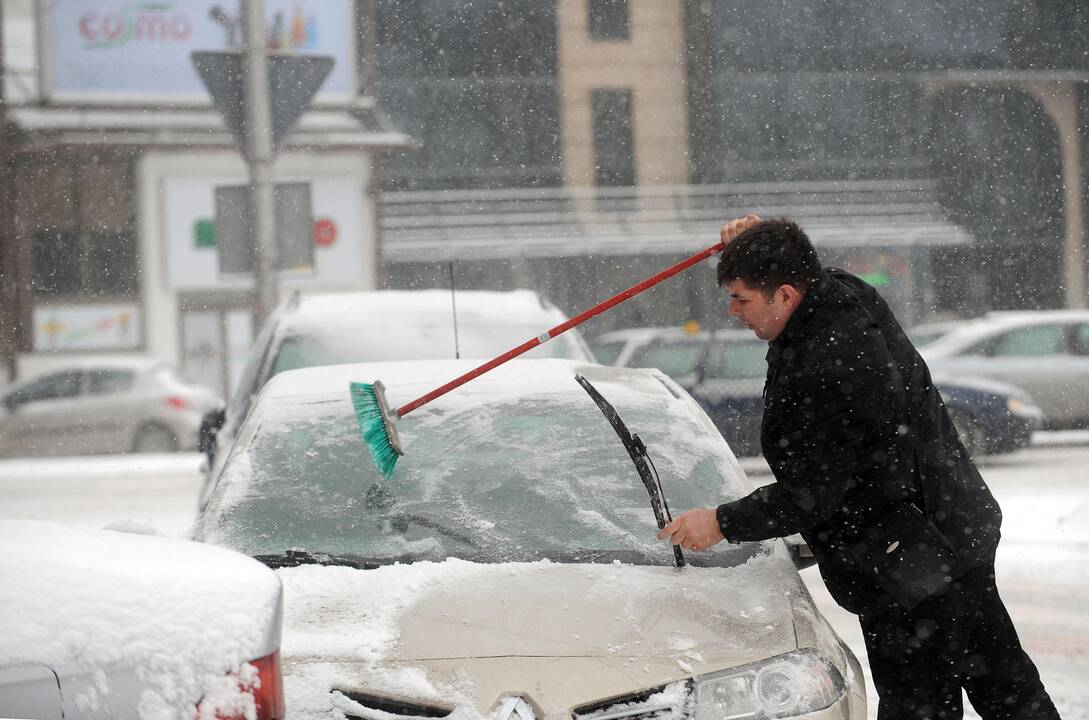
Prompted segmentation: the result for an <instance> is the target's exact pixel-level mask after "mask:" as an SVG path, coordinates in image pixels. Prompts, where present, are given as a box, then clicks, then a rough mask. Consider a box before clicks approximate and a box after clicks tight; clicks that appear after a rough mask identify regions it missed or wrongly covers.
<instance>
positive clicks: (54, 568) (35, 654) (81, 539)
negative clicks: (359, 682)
mask: <svg viewBox="0 0 1089 720" xmlns="http://www.w3.org/2000/svg"><path fill="white" fill-rule="evenodd" d="M0 577H2V578H3V582H0V638H3V642H0V717H4V718H36V719H37V720H61V718H63V719H64V720H91V719H99V718H111V719H113V720H136V719H137V718H187V719H188V718H192V719H193V720H196V719H197V718H201V719H205V718H206V719H208V720H210V719H211V718H220V720H228V719H230V720H242V719H243V718H248V719H249V720H255V719H256V720H278V719H279V718H283V717H284V703H283V684H282V679H281V677H282V676H281V671H280V656H279V650H280V624H281V619H282V618H281V613H282V610H281V607H282V602H281V595H282V589H281V586H280V582H279V580H278V579H277V578H276V575H275V573H273V572H272V571H271V570H269V569H268V568H267V567H264V566H262V565H261V564H260V563H258V562H255V561H254V560H252V559H251V558H248V557H245V556H244V555H241V554H239V553H235V552H231V551H229V550H225V549H223V548H217V547H210V546H207V545H200V544H198V543H194V542H190V541H187V540H179V539H174V538H163V537H150V536H145V535H132V534H127V533H121V532H113V531H109V530H95V529H89V528H80V527H75V526H71V525H62V524H57V523H47V522H39V521H32V520H0Z"/></svg>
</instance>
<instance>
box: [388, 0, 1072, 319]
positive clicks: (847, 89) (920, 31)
mask: <svg viewBox="0 0 1089 720" xmlns="http://www.w3.org/2000/svg"><path fill="white" fill-rule="evenodd" d="M378 4H379V7H380V8H382V10H381V11H380V12H379V19H378V28H379V29H378V62H379V66H380V68H381V72H380V76H381V80H380V88H381V90H380V96H381V97H382V99H383V101H384V103H385V105H386V107H388V108H389V111H390V113H391V117H392V118H393V119H394V121H395V122H396V123H398V124H401V125H405V126H406V127H412V132H413V135H414V136H415V137H418V138H421V139H422V140H421V142H422V147H420V148H419V149H412V150H407V151H405V152H404V153H401V154H399V155H398V156H396V157H394V158H392V159H391V161H390V163H389V164H388V165H387V167H386V170H385V173H384V187H385V188H386V189H387V190H389V191H391V194H389V195H386V196H385V197H386V200H387V202H389V203H391V205H390V208H391V212H390V213H388V216H389V217H392V219H391V220H390V227H389V235H390V236H391V237H390V242H389V244H388V246H387V248H386V250H387V252H385V254H384V257H385V258H386V259H387V268H388V272H389V274H390V277H391V278H394V279H397V280H398V281H399V282H420V283H425V284H426V283H427V282H433V283H438V282H442V279H443V278H444V277H446V272H445V270H444V268H442V267H440V264H441V263H438V262H436V263H434V266H435V267H434V269H433V271H431V272H429V273H428V272H424V271H423V270H422V269H421V268H420V267H419V265H418V263H417V264H416V266H415V267H414V268H413V269H412V270H411V272H409V271H407V270H406V269H405V268H403V267H399V266H398V263H399V261H398V260H397V258H398V257H402V256H404V257H407V256H408V255H410V254H411V253H410V252H408V251H406V252H405V253H404V254H403V255H402V254H400V251H399V250H398V249H397V243H396V237H395V236H396V234H397V233H398V232H399V228H400V227H402V226H403V225H405V224H407V222H408V221H406V220H404V219H403V218H402V217H401V216H400V212H401V210H402V209H403V208H404V207H406V206H408V205H413V204H416V205H417V207H426V206H428V205H429V203H430V202H431V199H430V198H429V197H428V196H426V195H412V194H406V195H404V196H402V197H397V195H398V193H401V192H409V193H411V192H424V193H426V192H427V191H435V192H437V191H450V190H452V189H454V190H458V191H460V192H463V193H466V195H464V196H463V197H462V198H461V199H462V200H465V201H466V202H468V203H469V204H472V198H474V197H478V198H480V199H481V201H482V202H485V203H486V202H487V201H490V200H495V199H498V198H500V197H506V196H503V195H497V194H496V191H500V190H503V191H506V190H513V189H514V188H519V189H521V190H520V191H519V192H514V193H513V194H512V195H511V196H510V197H511V198H512V199H517V201H518V202H523V201H525V199H526V198H527V197H530V196H529V195H524V194H520V193H521V191H526V190H527V189H529V188H540V187H550V188H567V189H569V190H572V191H574V195H576V196H578V198H580V199H579V200H578V202H577V203H574V204H573V205H572V207H573V208H575V209H576V210H577V211H579V212H585V210H586V209H587V208H588V207H597V208H599V209H602V211H604V212H610V211H615V210H616V208H617V207H618V206H617V204H616V203H615V202H611V201H602V200H601V198H609V197H618V196H623V195H624V194H625V193H626V194H628V195H630V196H632V197H633V198H635V200H633V201H632V202H637V203H641V204H642V207H643V209H644V210H645V209H649V208H648V207H647V205H646V203H647V202H648V200H647V199H646V197H642V198H641V197H640V196H646V195H647V194H648V193H647V192H646V191H645V189H646V188H653V189H654V192H653V193H651V194H658V195H660V194H661V193H662V192H665V188H678V190H677V191H676V192H675V193H674V194H675V195H677V196H687V195H689V194H691V193H692V189H694V188H714V187H719V188H721V192H722V193H724V194H727V195H737V194H738V193H741V194H744V192H745V188H746V187H750V186H754V185H755V186H761V187H762V186H763V185H764V184H767V183H772V184H775V183H780V184H783V185H782V187H783V189H784V193H781V194H779V196H780V197H782V196H784V195H785V192H786V190H787V189H788V188H789V187H792V186H793V187H797V186H798V184H805V183H816V184H818V185H820V186H821V187H823V188H825V190H827V191H834V190H835V188H836V187H837V186H843V187H847V188H850V189H852V190H854V189H857V188H858V187H859V186H860V184H866V183H872V184H873V188H874V189H875V190H878V189H885V190H887V189H888V187H889V185H887V184H888V183H892V184H895V183H907V184H908V186H909V187H911V188H915V189H918V188H921V187H925V188H930V190H929V193H930V197H929V198H928V199H926V201H925V203H924V205H923V206H920V208H919V209H920V211H921V215H922V216H924V222H925V223H927V224H929V223H932V222H933V221H934V220H935V218H934V215H933V212H932V211H933V209H934V207H935V206H936V207H937V208H938V209H939V211H940V215H941V218H943V220H942V222H944V226H945V228H946V232H945V234H944V238H943V237H940V236H938V235H935V234H933V233H931V232H930V231H929V230H927V231H926V232H921V233H915V232H913V231H907V232H906V233H905V234H904V236H903V241H902V242H901V243H898V245H899V246H900V247H901V248H902V247H904V246H907V245H910V244H911V243H912V242H914V241H913V240H912V238H913V237H924V236H925V237H927V238H929V239H928V240H927V244H926V245H925V246H919V245H917V244H916V245H913V246H912V247H913V248H915V249H912V250H910V251H906V252H902V251H901V249H897V247H895V246H889V247H887V248H884V249H882V248H874V247H873V246H872V243H870V242H869V240H868V239H867V238H862V237H858V235H859V233H861V232H874V230H872V228H879V229H880V228H886V229H891V228H897V227H900V225H899V223H898V222H897V218H895V217H892V216H889V215H888V214H887V213H885V215H884V216H883V215H882V212H883V210H882V208H880V207H877V206H868V207H859V208H854V209H849V210H853V212H854V213H855V214H857V215H859V216H862V218H863V220H862V222H861V225H863V226H865V228H860V227H858V226H854V225H851V224H848V223H843V224H841V228H842V232H841V233H840V234H839V235H838V236H834V237H832V236H825V242H826V243H828V244H826V246H825V248H824V250H825V254H826V255H828V256H829V258H830V259H833V260H835V261H836V262H840V263H843V264H846V265H848V266H849V267H850V269H853V270H856V271H858V272H860V273H863V274H866V275H870V276H874V277H885V278H888V281H889V283H890V284H889V285H887V286H885V287H886V289H887V290H891V288H892V287H893V284H895V283H896V282H898V281H897V280H895V277H896V276H897V275H898V274H899V275H901V276H902V272H900V270H902V269H903V268H905V267H914V268H916V269H917V270H918V271H919V274H921V275H925V282H918V283H916V282H912V283H910V284H911V286H912V287H913V288H915V289H914V290H913V291H912V292H916V293H919V292H921V294H919V295H918V297H917V298H916V300H915V301H914V306H915V307H914V309H913V310H912V311H911V312H910V313H909V314H910V316H911V317H913V318H916V319H925V316H926V314H928V313H935V312H937V313H941V314H956V315H971V314H976V313H979V312H983V311H986V310H989V309H1006V308H1034V307H1059V306H1064V305H1070V306H1078V305H1084V304H1085V302H1086V284H1085V275H1086V267H1085V263H1086V261H1085V258H1086V254H1085V232H1084V229H1083V228H1084V217H1083V216H1084V213H1085V210H1084V203H1082V198H1083V197H1084V194H1085V180H1084V175H1085V173H1084V172H1083V171H1082V167H1083V158H1084V156H1085V154H1086V152H1087V150H1086V147H1087V143H1086V142H1085V135H1086V127H1087V126H1089V123H1087V122H1085V121H1084V120H1082V118H1084V117H1089V115H1087V113H1086V107H1087V101H1086V98H1087V94H1086V92H1085V87H1084V86H1085V79H1086V76H1085V74H1084V71H1085V70H1086V69H1087V68H1086V65H1087V60H1086V58H1085V56H1084V55H1082V54H1079V53H1080V51H1079V50H1078V49H1077V48H1079V47H1084V41H1085V38H1086V37H1087V36H1089V15H1087V13H1086V11H1085V9H1084V8H1082V7H1081V6H1080V5H1079V4H1078V3H1075V2H1070V1H1069V0H1035V2H1030V3H1023V2H1013V0H1008V1H1007V0H1000V1H999V2H995V3H986V4H983V5H978V4H977V5H971V4H969V5H964V4H960V5H952V6H950V5H948V4H943V3H940V2H937V0H934V1H933V2H922V3H920V2H914V0H912V1H910V2H909V1H908V0H902V1H897V2H891V3H883V4H881V5H880V6H872V7H870V6H867V7H865V8H860V7H859V6H858V4H857V3H847V2H843V1H842V0H820V1H819V2H813V3H804V4H798V3H792V2H787V1H786V0H778V1H776V2H771V3H767V2H757V1H756V0H751V1H750V0H742V1H741V2H733V1H730V2H727V1H726V0H670V1H668V2H659V1H658V0H555V1H554V2H547V3H540V2H529V1H528V0H503V1H502V2H500V1H499V0H474V2H472V3H469V2H463V1H459V0H412V1H410V2H404V1H402V0H398V1H397V2H394V1H393V0H386V1H385V2H381V1H380V2H379V3H378ZM405 18H412V19H410V20H406V19H405ZM427 18H433V19H434V20H428V19H427ZM391 27H392V28H395V29H396V31H395V32H392V31H390V30H389V28H391ZM466 48H471V52H470V53H467V55H468V56H469V57H470V58H471V61H470V60H468V59H465V58H464V57H463V56H462V55H459V52H460V51H464V50H466ZM406 58H413V61H412V62H406V61H405V59H406ZM458 58H462V59H460V60H459V59H458ZM425 87H426V88H439V87H441V88H442V93H444V95H443V97H448V98H455V97H456V98H459V100H458V102H437V103H431V102H429V101H428V98H429V97H430V95H428V93H430V92H432V90H426V91H425V90H421V88H425ZM410 88H415V89H416V90H415V92H417V94H416V95H413V96H412V97H413V102H406V101H404V100H403V98H405V97H407V96H408V95H409V94H411V92H412V91H410ZM485 88H492V89H496V90H497V92H499V93H500V95H501V94H502V93H503V92H506V93H508V96H507V97H508V99H507V100H502V101H500V100H496V99H495V96H493V95H490V94H488V92H486V90H485ZM530 88H532V90H530ZM529 93H532V100H528V99H527V98H528V97H529ZM502 102H509V104H507V105H505V106H503V109H502V111H498V107H499V106H498V105H497V104H496V103H502ZM792 184H794V185H792ZM623 188H627V190H626V191H624V190H618V189H623ZM473 192H476V193H477V195H476V196H474V195H473V194H472V193H473ZM712 192H713V191H712ZM912 192H914V190H913V191H912ZM618 193H619V195H618ZM695 193H696V194H697V195H700V194H706V193H702V192H701V191H699V190H696V191H695ZM759 195H760V193H759V192H755V193H754V194H753V195H752V197H753V198H754V199H755V198H757V197H758V196H759ZM870 195H871V196H872V197H879V196H881V192H873V193H870ZM832 197H835V193H834V192H832V193H830V194H828V195H826V196H825V198H826V199H828V198H832ZM842 197H852V194H851V192H848V193H847V194H846V195H842ZM913 197H914V198H916V199H917V196H916V195H913V194H912V193H909V194H908V195H907V196H905V197H904V200H905V202H906V201H907V200H909V199H911V198H913ZM587 198H590V199H589V200H587ZM539 200H540V202H539V203H538V205H539V206H541V207H545V206H547V204H548V203H549V202H551V200H550V199H549V197H546V196H542V197H540V198H539ZM799 202H801V200H799ZM478 204H479V203H478ZM523 205H524V202H523ZM895 206H896V207H899V208H901V209H902V208H903V207H904V204H903V203H901V202H899V201H897V202H896V203H895ZM431 207H434V206H433V205H431ZM492 207H497V208H498V207H499V205H494V206H492ZM750 207H752V208H754V209H757V210H763V211H765V212H767V211H768V210H771V209H772V208H761V207H757V206H755V205H753V206H750ZM779 209H780V210H781V211H782V212H785V213H788V214H791V215H797V216H799V217H803V218H804V217H806V216H807V214H810V213H809V210H810V208H808V207H805V206H804V204H803V205H802V206H797V205H795V206H789V205H788V206H784V207H781V208H779ZM722 214H725V213H722ZM848 214H849V215H850V214H851V213H848ZM901 219H902V218H901ZM568 220H570V218H563V219H562V220H561V222H560V223H559V224H563V223H566V222H568ZM623 221H624V222H626V223H628V224H629V229H628V231H627V232H628V235H627V240H626V241H625V242H627V243H628V244H629V245H630V247H632V248H637V247H641V246H643V245H645V243H642V242H641V240H640V239H639V233H640V229H639V224H640V218H639V217H638V216H636V215H629V216H625V217H624V218H623ZM503 222H504V223H506V224H507V225H508V226H510V225H511V224H512V223H511V219H510V218H507V219H506V220H504V221H503ZM419 224H421V225H428V224H431V225H435V226H436V227H439V226H441V223H436V222H434V218H426V217H425V218H423V219H422V220H421V221H420V223H419ZM496 224H497V225H498V224H499V223H498V221H497V223H496ZM515 224H516V223H515ZM583 227H584V228H585V227H591V225H590V224H584V225H583ZM508 229H509V232H508V234H507V242H508V243H509V244H510V245H511V246H513V247H520V246H521V245H522V244H523V243H522V242H521V241H520V239H519V236H520V235H526V234H530V235H532V233H531V232H528V231H527V230H526V229H525V228H513V227H509V228H508ZM690 230H692V231H693V232H694V233H699V232H704V233H705V231H706V226H705V227H704V228H703V229H702V230H701V229H699V228H695V227H693V228H690ZM821 234H822V235H823V233H821ZM583 235H584V233H582V232H581V231H580V232H579V233H575V234H574V235H569V236H568V240H569V247H568V250H566V251H565V252H567V253H568V254H569V255H571V256H572V257H576V258H579V257H581V258H587V257H593V255H592V253H590V251H589V250H587V247H588V246H587V245H585V244H584V245H579V243H580V242H582V241H581V240H580V239H579V238H580V237H582V236H583ZM443 237H450V235H449V233H447V235H445V236H444V235H443V234H442V233H441V232H439V231H435V234H434V235H433V239H434V240H435V241H436V247H444V248H445V249H444V250H442V251H441V253H440V254H441V255H443V259H444V261H445V260H446V259H447V258H453V257H456V256H457V254H458V249H457V245H456V243H454V242H453V241H452V240H451V241H447V242H446V244H445V245H443V244H442V243H441V242H438V240H439V239H441V238H443ZM711 239H713V238H709V237H708V236H706V235H705V234H704V235H697V236H694V237H692V239H691V241H690V242H689V243H687V244H685V243H682V242H681V241H678V245H677V246H676V250H677V252H676V253H674V254H673V255H671V256H668V257H667V256H664V255H663V256H662V257H661V258H660V259H661V260H668V259H669V257H674V258H675V257H678V256H679V255H680V254H681V252H682V251H683V250H686V249H691V250H695V249H698V248H699V247H700V246H701V245H702V244H706V242H705V241H709V240H711ZM864 246H865V247H864ZM916 249H919V250H921V252H918V253H917V252H916ZM886 250H887V252H886ZM436 252H437V251H436ZM536 252H538V251H535V250H532V249H531V248H529V247H526V248H524V250H523V252H522V254H521V255H520V257H521V258H522V259H521V260H519V262H520V263H521V265H520V267H522V268H523V269H522V270H517V269H515V268H514V266H513V265H511V266H510V269H509V270H504V269H502V268H501V267H495V266H494V263H493V266H492V267H490V268H489V270H488V271H487V272H484V271H483V270H481V269H480V268H473V267H466V268H465V269H464V275H465V277H469V276H470V275H471V276H474V277H477V278H492V280H491V281H492V282H506V283H509V282H515V280H514V279H513V278H514V277H516V276H519V273H521V275H520V277H521V278H522V279H521V280H518V282H524V281H526V279H527V278H528V277H529V276H528V275H527V273H526V271H525V270H524V268H525V267H529V266H532V265H533V264H534V262H536V260H537V259H539V258H541V257H542V256H541V255H539V254H537V255H535V254H534V253H536ZM920 258H921V259H920ZM494 259H498V258H493V260H494ZM924 260H925V262H923V261H924ZM549 262H556V261H549ZM576 262H578V261H576ZM585 262H596V260H594V261H585ZM585 262H584V263H583V264H585ZM605 264H608V263H605ZM612 264H614V265H615V264H616V262H615V259H614V261H613V262H612ZM896 268H899V269H900V270H896V271H894V269H896ZM931 268H932V269H931ZM630 270H631V271H632V272H634V268H631V269H630ZM571 277H572V278H577V277H578V273H577V271H574V270H573V271H572V274H571ZM626 277H627V278H631V279H635V278H634V276H633V275H630V274H629V273H628V272H627V271H626V270H623V269H622V270H620V271H618V274H617V277H615V278H614V279H613V281H612V282H609V283H606V284H605V285H603V286H602V287H601V288H600V290H601V292H606V291H608V290H610V289H621V288H622V287H624V285H623V284H622V283H623V279H624V278H626ZM421 278H422V279H421ZM920 279H922V278H920ZM485 281H486V280H478V282H485ZM681 282H686V281H685V280H682V281H681ZM560 285H561V287H562V283H560ZM618 285H619V287H618ZM924 286H925V288H926V289H925V291H920V290H919V288H923V287H924ZM560 292H565V291H564V290H562V289H561V290H560ZM599 294H600V293H599ZM687 294H688V295H693V294H696V295H698V294H699V292H698V291H697V290H695V289H693V290H692V291H691V292H689V293H687ZM684 295H685V293H682V297H683V296H684ZM555 299H556V300H557V301H558V302H560V304H561V305H562V306H564V307H565V309H567V310H569V311H574V310H576V309H578V308H577V306H575V305H574V303H573V302H572V303H568V302H566V301H564V300H563V299H562V298H555ZM655 304H656V305H657V304H658V303H655ZM704 305H705V306H706V303H705V304H704ZM619 315H623V312H621V313H619ZM639 319H648V320H650V321H655V322H670V323H672V322H677V321H679V320H682V319H683V318H677V317H670V316H666V315H663V314H660V313H656V312H655V308H654V307H651V306H650V303H649V302H648V303H647V304H645V306H644V308H643V312H640V313H638V317H634V316H633V317H631V318H623V321H624V322H629V321H636V320H639Z"/></svg>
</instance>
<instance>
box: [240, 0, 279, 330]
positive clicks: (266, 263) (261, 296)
mask: <svg viewBox="0 0 1089 720" xmlns="http://www.w3.org/2000/svg"><path fill="white" fill-rule="evenodd" d="M265 22H266V15H265V0H242V25H243V27H242V32H243V37H244V39H245V50H244V53H243V65H244V68H245V72H244V73H243V80H242V82H243V87H244V90H245V102H246V159H247V162H248V163H249V171H250V212H251V213H252V216H251V219H252V222H251V223H250V228H251V231H252V233H253V238H252V239H253V246H254V248H256V259H255V261H254V269H253V281H254V303H253V315H254V322H255V324H256V327H261V325H262V324H263V323H264V321H265V318H266V317H267V316H268V314H269V313H270V312H272V310H273V309H274V308H275V307H276V304H277V302H278V300H279V297H278V296H279V277H278V273H277V270H278V268H279V266H280V262H279V259H280V258H279V256H280V252H279V247H277V245H276V195H275V192H276V190H275V185H274V184H273V176H272V158H273V154H272V105H271V103H270V101H269V76H268V50H267V38H266V34H265Z"/></svg>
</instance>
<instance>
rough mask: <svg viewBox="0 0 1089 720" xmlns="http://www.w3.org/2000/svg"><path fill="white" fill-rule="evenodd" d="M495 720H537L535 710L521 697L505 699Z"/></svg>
mask: <svg viewBox="0 0 1089 720" xmlns="http://www.w3.org/2000/svg"><path fill="white" fill-rule="evenodd" d="M495 720H536V718H535V716H534V715H533V708H531V707H530V706H529V703H527V702H526V701H525V700H523V699H522V698H520V697H508V698H503V703H502V704H501V705H500V706H499V712H498V713H496V715H495Z"/></svg>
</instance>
